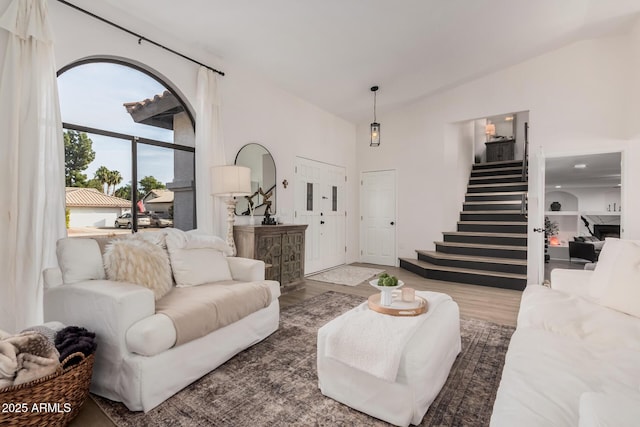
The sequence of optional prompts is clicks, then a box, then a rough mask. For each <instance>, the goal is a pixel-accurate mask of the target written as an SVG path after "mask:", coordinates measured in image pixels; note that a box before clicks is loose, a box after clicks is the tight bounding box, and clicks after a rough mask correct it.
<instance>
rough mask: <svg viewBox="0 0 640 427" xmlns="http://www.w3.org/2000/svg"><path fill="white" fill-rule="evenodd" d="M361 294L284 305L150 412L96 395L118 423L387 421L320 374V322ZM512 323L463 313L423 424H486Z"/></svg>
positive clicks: (130, 425)
mask: <svg viewBox="0 0 640 427" xmlns="http://www.w3.org/2000/svg"><path fill="white" fill-rule="evenodd" d="M362 301H363V300H362V298H359V297H355V296H352V295H345V294H341V293H338V292H326V293H324V294H321V295H318V296H316V297H313V298H311V299H309V300H306V301H303V302H301V303H299V304H296V305H293V306H290V307H288V308H285V309H283V310H282V315H281V322H280V329H278V331H276V332H275V333H274V334H272V335H271V336H270V337H268V338H267V339H266V340H264V341H263V342H261V343H259V344H257V345H255V346H253V347H251V348H249V349H247V350H245V351H243V352H241V353H240V354H238V355H237V356H235V357H234V358H232V359H231V360H229V361H228V362H227V363H225V364H224V365H222V366H220V367H219V368H217V369H216V370H215V371H213V372H211V373H209V374H208V375H205V376H204V377H203V378H201V379H200V380H198V381H196V382H195V383H193V384H191V385H190V386H188V387H187V388H185V389H184V390H182V391H180V392H179V393H178V394H176V395H175V396H173V397H171V398H170V399H168V400H167V401H165V402H163V403H162V404H160V405H159V406H158V407H156V408H154V409H152V410H151V411H149V412H148V413H146V414H144V413H142V412H129V411H128V410H127V408H126V407H125V406H124V405H122V404H120V403H115V402H111V401H109V400H107V399H103V398H100V397H97V396H93V397H94V400H96V402H97V403H98V405H99V406H100V407H101V408H102V409H103V410H104V411H105V413H106V414H107V415H108V416H109V418H111V420H112V421H113V422H114V423H115V424H116V425H118V426H121V427H134V426H136V427H138V426H172V427H173V426H224V427H227V426H388V425H389V424H387V423H385V422H383V421H380V420H377V419H375V418H372V417H370V416H368V415H366V414H363V413H361V412H358V411H356V410H354V409H351V408H349V407H347V406H345V405H342V404H340V403H338V402H336V401H334V400H332V399H329V398H327V397H325V396H323V395H322V394H321V393H320V390H319V389H318V378H317V374H316V334H317V331H318V328H319V327H320V326H322V325H324V324H325V323H327V322H328V321H330V320H331V319H333V318H334V317H336V316H337V315H339V314H341V313H343V312H345V311H347V310H349V309H350V308H352V307H355V306H356V305H358V304H360V303H361V302H362ZM513 331H514V328H512V327H508V326H501V325H496V324H493V323H488V322H484V321H480V320H464V319H463V320H462V321H461V335H462V353H461V354H460V355H459V356H458V358H457V359H456V362H455V363H454V365H453V367H452V369H451V373H450V375H449V379H448V380H447V382H446V384H445V385H444V387H443V389H442V391H441V392H440V394H439V395H438V397H437V398H436V400H435V401H434V402H433V404H432V405H431V408H430V409H429V411H428V412H427V414H426V415H425V418H424V419H423V421H422V423H421V424H420V425H421V426H486V425H489V419H490V416H491V410H492V408H493V401H494V400H495V396H496V390H497V388H498V384H499V382H500V376H501V372H502V366H503V364H504V355H505V353H506V351H507V346H508V343H509V339H510V338H511V335H512V334H513Z"/></svg>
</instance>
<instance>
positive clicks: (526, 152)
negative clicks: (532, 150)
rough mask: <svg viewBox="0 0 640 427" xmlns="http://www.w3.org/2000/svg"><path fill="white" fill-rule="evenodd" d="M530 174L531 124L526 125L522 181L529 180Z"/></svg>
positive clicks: (526, 123)
mask: <svg viewBox="0 0 640 427" xmlns="http://www.w3.org/2000/svg"><path fill="white" fill-rule="evenodd" d="M528 172H529V122H525V123H524V156H523V158H522V181H525V182H526V181H527V180H528V178H529V177H528V176H527V175H528Z"/></svg>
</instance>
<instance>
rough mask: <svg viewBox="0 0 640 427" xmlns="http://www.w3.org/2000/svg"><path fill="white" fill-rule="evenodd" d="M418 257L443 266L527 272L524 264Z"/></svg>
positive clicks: (423, 255)
mask: <svg viewBox="0 0 640 427" xmlns="http://www.w3.org/2000/svg"><path fill="white" fill-rule="evenodd" d="M418 259H419V260H422V261H426V262H429V263H431V264H435V265H442V266H444V267H456V268H469V269H472V270H484V271H497V272H500V273H514V274H527V266H526V265H512V264H499V263H492V262H477V261H466V260H457V259H442V258H436V257H431V256H429V255H426V254H421V253H419V254H418Z"/></svg>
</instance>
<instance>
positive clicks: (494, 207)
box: [462, 203, 522, 211]
mask: <svg viewBox="0 0 640 427" xmlns="http://www.w3.org/2000/svg"><path fill="white" fill-rule="evenodd" d="M521 207H522V203H509V204H506V203H505V204H502V203H500V204H495V203H491V204H484V203H483V204H481V205H475V204H474V205H469V204H466V203H465V204H464V205H463V206H462V210H464V211H518V210H520V208H521Z"/></svg>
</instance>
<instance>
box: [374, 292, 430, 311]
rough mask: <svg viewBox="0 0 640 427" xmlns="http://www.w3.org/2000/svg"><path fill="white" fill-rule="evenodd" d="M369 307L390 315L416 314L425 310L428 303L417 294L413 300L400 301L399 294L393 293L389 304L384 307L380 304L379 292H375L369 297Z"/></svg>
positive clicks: (427, 307)
mask: <svg viewBox="0 0 640 427" xmlns="http://www.w3.org/2000/svg"><path fill="white" fill-rule="evenodd" d="M369 309H371V310H373V311H377V312H378V313H382V314H388V315H390V316H418V315H420V314H422V313H426V312H427V310H428V309H429V303H428V302H427V300H426V299H424V298H422V297H419V296H417V295H416V299H415V300H414V301H413V302H407V301H402V299H401V298H400V295H399V294H395V293H394V295H393V302H392V303H391V305H390V306H389V307H384V306H382V305H380V294H379V293H377V294H373V295H371V296H370V297H369Z"/></svg>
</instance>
